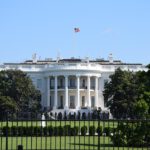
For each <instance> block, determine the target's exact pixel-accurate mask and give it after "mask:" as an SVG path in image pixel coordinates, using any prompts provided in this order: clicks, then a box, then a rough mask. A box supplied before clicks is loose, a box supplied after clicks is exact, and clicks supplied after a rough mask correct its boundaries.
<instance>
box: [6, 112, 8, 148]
mask: <svg viewBox="0 0 150 150" xmlns="http://www.w3.org/2000/svg"><path fill="white" fill-rule="evenodd" d="M6 150H8V112H6Z"/></svg>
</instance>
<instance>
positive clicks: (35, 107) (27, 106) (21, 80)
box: [0, 70, 41, 112]
mask: <svg viewBox="0 0 150 150" xmlns="http://www.w3.org/2000/svg"><path fill="white" fill-rule="evenodd" d="M0 96H1V97H2V99H4V98H5V99H6V98H7V103H5V105H4V106H5V107H3V108H4V109H5V110H7V108H10V106H9V105H10V104H12V105H11V107H14V109H13V110H16V108H17V109H18V110H19V111H20V112H38V111H39V110H40V108H41V105H40V100H41V96H40V92H39V91H38V90H37V89H36V88H35V87H34V85H33V83H32V81H31V79H30V78H29V76H28V75H27V74H26V73H24V72H22V71H20V70H6V71H0ZM8 97H9V98H8ZM11 110H12V109H11Z"/></svg>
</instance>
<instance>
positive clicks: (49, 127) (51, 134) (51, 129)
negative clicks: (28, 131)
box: [48, 126, 54, 136]
mask: <svg viewBox="0 0 150 150" xmlns="http://www.w3.org/2000/svg"><path fill="white" fill-rule="evenodd" d="M48 133H49V136H53V135H54V128H53V127H52V126H48Z"/></svg>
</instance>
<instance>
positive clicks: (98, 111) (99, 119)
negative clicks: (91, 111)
mask: <svg viewBox="0 0 150 150" xmlns="http://www.w3.org/2000/svg"><path fill="white" fill-rule="evenodd" d="M97 112H98V130H99V131H98V150H100V110H99V109H98V111H97Z"/></svg>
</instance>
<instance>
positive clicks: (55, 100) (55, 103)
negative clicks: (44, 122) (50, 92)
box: [54, 76, 58, 109]
mask: <svg viewBox="0 0 150 150" xmlns="http://www.w3.org/2000/svg"><path fill="white" fill-rule="evenodd" d="M57 94H58V92H57V76H55V98H54V109H57V107H58V106H57Z"/></svg>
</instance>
